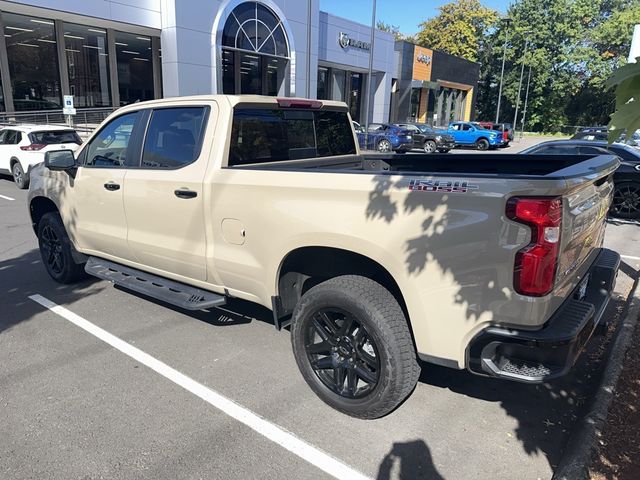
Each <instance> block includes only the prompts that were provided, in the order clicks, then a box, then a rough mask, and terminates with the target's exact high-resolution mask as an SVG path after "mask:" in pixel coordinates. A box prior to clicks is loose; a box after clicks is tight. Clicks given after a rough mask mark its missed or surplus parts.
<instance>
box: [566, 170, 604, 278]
mask: <svg viewBox="0 0 640 480" xmlns="http://www.w3.org/2000/svg"><path fill="white" fill-rule="evenodd" d="M612 192H613V178H612V175H608V176H604V177H601V178H596V179H593V180H591V181H590V182H589V183H587V184H586V185H583V186H582V187H579V188H578V189H577V190H573V191H571V192H570V193H569V194H567V195H566V196H565V201H564V207H563V208H564V211H563V217H562V225H563V227H562V234H561V253H560V258H559V264H558V270H557V277H556V285H557V286H562V285H564V284H565V282H567V281H571V279H572V277H573V276H574V275H573V274H574V273H575V272H576V271H578V270H579V268H580V266H581V265H582V264H583V263H584V262H585V261H586V260H587V259H588V258H589V255H590V254H591V253H592V252H593V251H594V249H596V248H598V247H600V246H601V245H602V242H603V240H604V231H605V221H606V217H607V211H608V210H609V205H610V203H611V196H612ZM574 280H575V281H577V279H574Z"/></svg>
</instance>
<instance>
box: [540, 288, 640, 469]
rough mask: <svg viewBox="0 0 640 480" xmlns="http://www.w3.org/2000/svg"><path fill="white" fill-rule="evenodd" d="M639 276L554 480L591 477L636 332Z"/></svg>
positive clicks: (639, 309) (638, 308)
mask: <svg viewBox="0 0 640 480" xmlns="http://www.w3.org/2000/svg"><path fill="white" fill-rule="evenodd" d="M638 283H639V278H638V277H636V279H635V280H634V283H633V287H632V288H631V292H630V293H629V297H628V298H629V300H628V303H627V305H628V308H627V311H626V312H625V316H624V319H623V320H622V323H621V325H620V331H619V332H618V335H617V336H616V338H615V340H614V343H613V346H612V348H611V353H610V355H609V359H608V361H607V365H606V367H605V370H604V372H603V374H602V380H601V382H600V386H599V387H598V390H597V393H596V396H595V400H594V402H593V404H592V405H591V408H590V409H589V411H588V412H587V414H586V415H585V417H584V418H583V419H581V420H580V422H579V423H578V425H577V427H576V433H575V434H574V435H572V436H571V437H569V442H568V445H567V450H566V451H565V453H564V454H563V456H562V459H561V460H560V464H559V465H558V468H557V469H556V471H555V472H554V474H553V477H552V478H553V480H579V479H587V478H589V470H588V469H589V466H590V465H591V455H592V453H593V451H594V448H595V446H596V439H597V435H598V433H599V432H600V431H601V429H602V426H603V424H604V422H605V420H606V419H607V414H608V413H609V406H610V405H611V400H612V399H613V394H614V392H615V387H616V384H617V383H618V378H619V377H620V374H621V373H622V366H623V362H624V357H625V355H626V353H627V349H628V348H629V344H630V343H631V339H632V337H633V332H634V329H635V327H636V324H637V323H638V317H639V316H640V290H639V289H638Z"/></svg>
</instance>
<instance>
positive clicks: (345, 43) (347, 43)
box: [338, 32, 371, 51]
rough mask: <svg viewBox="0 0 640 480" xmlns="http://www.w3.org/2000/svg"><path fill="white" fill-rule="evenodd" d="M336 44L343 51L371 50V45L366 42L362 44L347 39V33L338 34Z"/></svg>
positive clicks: (358, 41) (349, 38)
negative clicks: (351, 48)
mask: <svg viewBox="0 0 640 480" xmlns="http://www.w3.org/2000/svg"><path fill="white" fill-rule="evenodd" d="M338 43H339V44H340V46H341V47H342V48H343V49H345V50H346V49H347V48H349V47H353V48H358V49H360V50H366V51H369V50H371V44H370V43H367V42H362V41H360V40H355V39H353V38H351V37H349V34H348V33H344V32H340V35H338Z"/></svg>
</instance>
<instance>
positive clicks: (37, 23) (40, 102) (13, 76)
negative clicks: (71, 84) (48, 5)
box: [2, 13, 62, 111]
mask: <svg viewBox="0 0 640 480" xmlns="http://www.w3.org/2000/svg"><path fill="white" fill-rule="evenodd" d="M2 17H3V20H4V25H5V26H4V36H5V41H6V44H7V58H8V61H9V77H10V83H11V90H12V92H13V104H14V107H15V109H16V110H18V111H21V110H46V109H54V108H60V105H61V100H62V99H61V91H60V73H59V69H58V56H57V50H56V45H57V43H56V36H55V28H54V23H53V20H46V19H42V18H35V17H27V16H24V15H16V14H13V13H3V15H2Z"/></svg>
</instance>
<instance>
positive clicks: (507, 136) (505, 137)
mask: <svg viewBox="0 0 640 480" xmlns="http://www.w3.org/2000/svg"><path fill="white" fill-rule="evenodd" d="M502 140H504V141H505V142H506V141H507V140H509V132H508V131H507V130H505V131H504V132H502Z"/></svg>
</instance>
